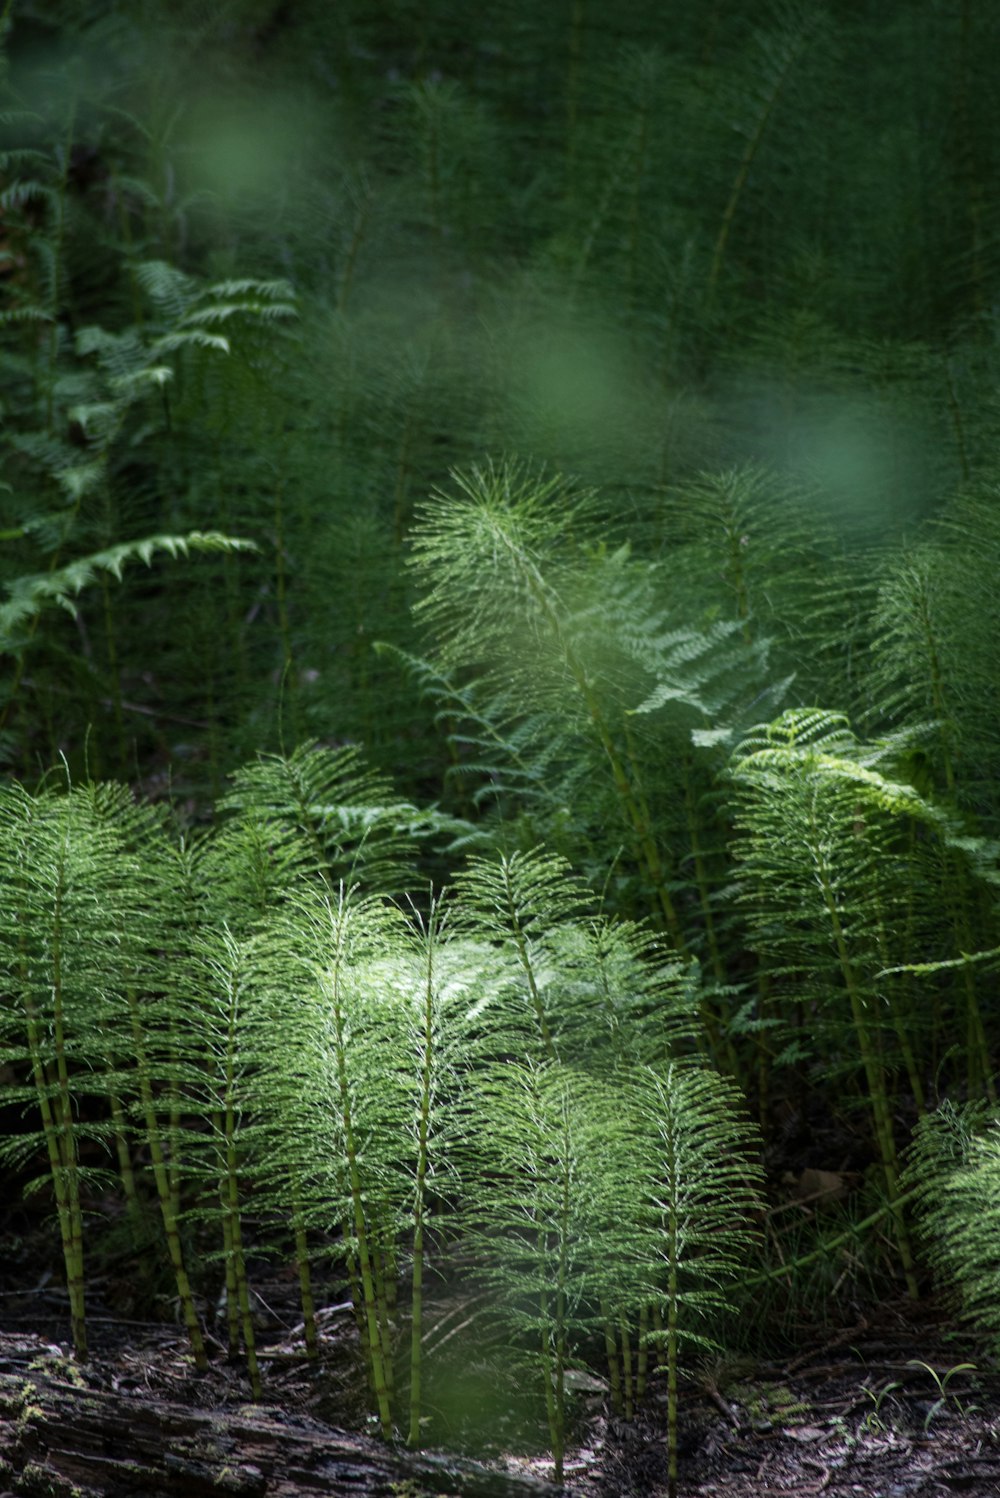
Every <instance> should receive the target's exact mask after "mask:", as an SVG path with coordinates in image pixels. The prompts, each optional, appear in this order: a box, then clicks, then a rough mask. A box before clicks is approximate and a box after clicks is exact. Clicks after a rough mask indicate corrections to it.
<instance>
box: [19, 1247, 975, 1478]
mask: <svg viewBox="0 0 1000 1498" xmlns="http://www.w3.org/2000/svg"><path fill="white" fill-rule="evenodd" d="M9 1265H10V1260H8V1266H9ZM8 1283H9V1279H8ZM269 1292H270V1293H269V1295H268V1296H266V1297H265V1299H266V1300H267V1303H268V1305H269V1307H270V1308H271V1310H272V1311H275V1312H276V1321H277V1322H278V1323H279V1324H278V1325H276V1326H273V1327H272V1328H271V1330H270V1332H269V1334H267V1335H265V1336H264V1337H263V1338H262V1345H263V1349H264V1357H263V1359H262V1361H263V1364H264V1369H265V1374H264V1376H265V1381H266V1392H265V1398H264V1400H263V1402H262V1403H261V1404H258V1405H254V1404H252V1403H251V1402H250V1399H249V1388H248V1385H247V1381H246V1376H245V1371H244V1370H243V1369H242V1368H241V1367H240V1366H238V1365H236V1364H232V1363H230V1362H228V1361H227V1360H226V1359H225V1357H224V1356H223V1353H222V1350H221V1348H220V1349H218V1352H217V1356H216V1358H215V1360H214V1361H213V1364H212V1367H211V1368H210V1370H209V1371H208V1372H207V1373H206V1374H201V1375H198V1374H196V1373H195V1372H194V1370H193V1367H192V1364H191V1360H190V1359H189V1357H188V1355H187V1348H186V1343H185V1341H184V1339H183V1337H182V1336H181V1334H180V1332H179V1330H178V1329H177V1328H176V1327H173V1326H170V1325H158V1324H155V1323H152V1322H141V1321H138V1320H130V1319H127V1318H124V1317H120V1316H116V1315H115V1314H113V1313H112V1312H111V1311H110V1310H109V1309H108V1307H107V1306H106V1305H101V1304H100V1295H99V1294H96V1295H95V1297H94V1305H93V1312H92V1318H91V1323H90V1327H91V1337H92V1352H91V1357H90V1360H89V1361H88V1363H87V1364H86V1365H84V1366H81V1365H79V1364H78V1363H77V1362H76V1361H75V1360H74V1359H73V1358H72V1357H71V1356H70V1355H69V1350H68V1343H67V1340H66V1339H67V1336H68V1331H67V1325H66V1316H65V1307H64V1304H63V1301H62V1297H61V1295H60V1292H59V1291H58V1290H57V1289H56V1288H51V1287H50V1286H49V1285H45V1286H43V1287H41V1288H38V1287H36V1288H34V1289H33V1290H31V1291H28V1290H22V1291H18V1290H16V1289H15V1290H14V1291H11V1290H6V1291H5V1293H4V1297H3V1300H2V1301H0V1321H2V1323H3V1328H2V1332H0V1498H7V1495H10V1494H17V1495H19V1498H22V1495H28V1494H31V1495H39V1494H47V1495H65V1498H69V1495H70V1494H72V1495H74V1498H92V1495H96V1494H101V1495H105V1498H154V1495H155V1498H164V1495H177V1498H197V1495H201V1494H209V1493H221V1492H225V1493H229V1494H244V1495H247V1498H292V1495H303V1498H313V1495H319V1494H355V1495H360V1494H385V1495H395V1498H423V1495H425V1494H431V1493H438V1494H442V1493H443V1494H461V1495H463V1498H465V1495H481V1498H519V1495H524V1498H529V1495H535V1498H538V1495H542V1494H552V1493H554V1492H555V1491H556V1490H555V1489H554V1488H552V1487H551V1486H550V1483H551V1478H552V1467H551V1462H550V1461H549V1460H548V1458H547V1456H546V1454H545V1452H544V1450H543V1449H542V1446H541V1441H540V1434H541V1433H540V1432H535V1433H534V1435H533V1434H532V1433H531V1432H528V1431H526V1428H525V1427H524V1426H522V1427H521V1428H520V1429H519V1430H516V1429H514V1428H513V1427H512V1426H511V1424H510V1420H509V1416H508V1415H506V1414H504V1413H503V1410H504V1405H503V1402H502V1400H501V1399H500V1398H499V1397H498V1399H497V1403H496V1412H495V1414H494V1415H493V1417H492V1418H489V1417H487V1418H486V1419H485V1421H484V1420H483V1418H482V1416H481V1417H480V1424H479V1431H480V1448H481V1449H480V1450H479V1451H477V1452H476V1454H475V1456H474V1457H473V1456H472V1455H471V1454H470V1453H469V1451H468V1449H466V1451H464V1452H462V1453H461V1454H446V1453H443V1452H442V1451H441V1450H440V1449H439V1450H438V1452H437V1453H436V1454H435V1453H434V1452H430V1453H427V1454H425V1455H423V1456H415V1455H413V1454H411V1453H408V1452H406V1451H405V1450H404V1449H403V1448H399V1449H398V1450H397V1449H394V1448H390V1447H386V1446H385V1444H384V1443H382V1442H380V1441H378V1440H376V1439H374V1438H373V1437H372V1436H371V1434H370V1433H366V1419H365V1411H364V1407H363V1404H362V1403H360V1402H359V1401H360V1391H361V1387H362V1382H363V1381H362V1380H361V1378H360V1376H359V1368H358V1357H357V1345H356V1338H355V1335H354V1332H353V1326H352V1322H351V1318H350V1316H349V1314H347V1313H345V1312H344V1310H343V1309H339V1310H338V1309H334V1310H331V1312H330V1314H328V1315H327V1316H326V1317H325V1318H324V1336H323V1345H322V1357H321V1360H320V1363H319V1366H318V1367H317V1366H315V1365H309V1364H307V1362H306V1361H305V1359H304V1358H303V1357H302V1355H301V1344H300V1342H299V1340H298V1338H297V1336H296V1334H295V1329H294V1326H293V1325H292V1322H291V1321H289V1322H288V1324H287V1325H285V1326H282V1325H281V1324H280V1323H281V1322H282V1320H283V1314H282V1310H281V1306H280V1303H279V1304H278V1305H277V1306H276V1307H275V1305H274V1301H279V1302H280V1298H281V1290H280V1287H279V1286H275V1287H269ZM801 1346H802V1347H803V1348H807V1349H808V1350H807V1351H803V1352H802V1353H801V1354H800V1355H798V1356H795V1357H786V1358H784V1359H775V1360H774V1361H773V1362H772V1361H767V1360H762V1359H760V1358H758V1359H756V1360H750V1359H745V1360H742V1361H740V1362H736V1361H734V1362H732V1363H725V1362H723V1361H719V1362H718V1363H716V1364H714V1365H712V1364H709V1363H705V1364H704V1365H703V1366H702V1367H701V1369H700V1370H699V1372H698V1374H697V1376H696V1377H691V1378H689V1379H688V1381H687V1382H686V1383H685V1384H684V1386H683V1389H682V1403H681V1437H680V1446H681V1454H680V1482H679V1489H678V1492H679V1495H680V1498H693V1495H695V1494H699V1495H702V1494H704V1495H714V1498H769V1495H777V1494H796V1495H799V1498H805V1495H813V1494H820V1493H822V1494H825V1495H828V1498H848V1495H850V1498H858V1495H863V1498H939V1495H943V1494H966V1495H970V1498H987V1495H1000V1375H998V1372H997V1370H996V1368H995V1366H993V1367H991V1366H990V1365H989V1363H988V1361H987V1360H986V1359H984V1358H980V1359H978V1360H977V1359H976V1358H975V1357H974V1355H973V1353H972V1351H971V1349H970V1348H969V1346H968V1345H967V1344H966V1343H965V1342H964V1341H963V1340H962V1339H958V1340H956V1339H955V1337H954V1335H953V1333H952V1332H951V1330H950V1327H949V1326H948V1324H947V1323H946V1322H945V1320H944V1319H943V1317H942V1315H941V1313H940V1312H938V1311H936V1310H935V1308H934V1306H933V1305H921V1306H916V1307H914V1306H912V1305H910V1304H908V1303H906V1302H894V1303H892V1304H885V1305H883V1306H881V1307H879V1309H878V1310H877V1312H874V1313H870V1314H868V1315H867V1316H865V1317H862V1318H860V1319H856V1320H854V1321H853V1324H851V1325H849V1326H845V1327H844V1328H843V1329H842V1330H840V1331H838V1332H837V1333H835V1334H831V1333H830V1332H829V1330H827V1331H826V1332H820V1331H818V1330H814V1331H812V1332H810V1333H809V1334H808V1335H806V1334H805V1333H804V1334H803V1338H802V1342H801ZM966 1362H977V1367H976V1368H975V1369H974V1370H972V1369H964V1370H963V1369H961V1368H960V1366H959V1365H960V1364H962V1363H966ZM487 1399H488V1391H487ZM369 1431H370V1424H369ZM456 1444H457V1445H458V1446H459V1447H461V1446H462V1445H463V1444H464V1445H465V1446H466V1448H468V1444H469V1443H468V1441H467V1440H466V1441H464V1442H463V1440H462V1439H461V1437H459V1440H458V1441H457V1443H456ZM483 1448H485V1449H483ZM564 1491H565V1493H566V1495H567V1498H615V1495H619V1494H620V1495H631V1494H636V1495H651V1498H655V1495H659V1494H666V1491H667V1452H666V1442H665V1391H664V1390H663V1388H662V1386H661V1385H660V1384H659V1383H658V1381H657V1379H656V1378H654V1379H653V1380H652V1381H651V1384H650V1388H649V1390H648V1392H647V1395H646V1397H645V1399H644V1401H643V1402H642V1404H641V1406H640V1408H639V1410H638V1411H637V1413H636V1415H635V1418H633V1419H632V1420H630V1421H626V1420H624V1419H621V1418H620V1417H617V1416H614V1415H611V1414H609V1411H608V1407H607V1401H606V1398H605V1396H604V1393H603V1391H602V1390H601V1389H600V1386H599V1384H595V1386H594V1387H592V1388H590V1389H589V1390H581V1391H580V1392H578V1394H577V1396H576V1407H575V1412H574V1429H573V1438H572V1443H571V1449H570V1450H569V1452H568V1455H567V1461H566V1485H565V1489H564Z"/></svg>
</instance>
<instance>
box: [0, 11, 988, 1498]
mask: <svg viewBox="0 0 1000 1498" xmlns="http://www.w3.org/2000/svg"><path fill="white" fill-rule="evenodd" d="M668 9H669V14H667V13H665V11H664V7H662V6H658V5H652V4H646V3H638V4H634V5H632V6H630V7H628V8H627V14H623V15H621V16H620V17H611V16H610V15H609V14H607V13H606V12H605V11H602V10H600V9H599V8H598V7H597V6H596V5H595V4H593V0H560V3H556V4H553V5H550V6H546V7H538V6H536V5H532V4H528V3H522V0H513V3H508V4H504V5H501V6H498V7H495V8H494V11H495V14H494V13H491V14H490V15H489V16H486V15H482V16H480V15H477V16H476V17H475V18H474V19H470V17H469V15H468V13H467V12H466V10H465V9H463V8H462V7H459V6H457V5H452V4H448V3H445V0H442V3H438V4H429V3H427V4H422V5H415V4H409V3H404V0H393V3H391V4H373V3H371V0H345V3H342V4H338V5H337V6H329V5H326V4H321V3H318V0H317V3H307V4H303V5H301V6H296V7H294V8H291V7H287V6H284V5H282V4H280V3H276V0H235V3H232V4H228V5H223V4H218V5H216V4H209V5H204V4H198V3H194V0H175V3H173V4H172V5H170V6H169V7H168V6H165V5H162V4H160V3H159V0H146V3H143V4H138V5H126V4H122V5H103V4H102V5H96V4H95V5H89V4H81V3H80V0H72V3H71V0H66V3H65V4H59V3H54V4H53V3H47V4H45V5H42V4H35V3H31V0H25V3H23V4H13V5H12V4H8V5H7V8H6V10H5V12H4V15H3V18H2V21H0V25H2V28H3V53H2V56H0V91H2V98H3V104H2V112H0V145H2V150H0V279H2V283H3V293H4V295H3V303H2V310H0V369H2V406H0V411H2V433H0V437H2V442H3V452H4V462H3V469H2V480H0V582H2V584H3V587H4V589H5V592H4V595H3V599H2V601H0V654H2V658H3V662H4V674H3V678H2V680H0V766H2V773H3V780H2V783H0V887H2V901H0V974H2V977H0V982H2V985H3V1003H2V1007H0V1046H2V1052H0V1055H2V1060H3V1067H4V1070H3V1077H4V1087H3V1093H2V1095H0V1101H2V1103H3V1105H4V1118H5V1123H6V1132H5V1137H4V1138H3V1139H2V1141H0V1162H2V1166H3V1170H4V1172H5V1179H6V1182H7V1185H8V1187H9V1190H10V1191H11V1192H12V1193H16V1195H17V1196H18V1197H20V1195H21V1193H22V1192H24V1193H26V1194H27V1199H28V1200H30V1198H31V1194H32V1193H36V1194H41V1196H42V1198H43V1199H44V1201H45V1203H46V1204H47V1206H48V1207H50V1209H51V1216H52V1221H53V1234H54V1235H55V1236H54V1241H58V1243H59V1245H60V1248H61V1254H62V1262H63V1265H64V1272H65V1278H66V1288H67V1293H68V1298H69V1309H70V1318H71V1325H72V1336H73V1341H74V1344H75V1348H76V1351H77V1353H78V1355H79V1356H81V1357H85V1356H86V1349H87V1312H86V1301H87V1286H88V1277H89V1275H90V1274H91V1273H92V1272H93V1268H94V1266H95V1265H97V1264H99V1263H100V1262H101V1259H102V1255H106V1254H109V1253H120V1252H121V1251H122V1245H123V1244H124V1245H127V1247H126V1249H125V1251H126V1252H127V1253H128V1254H129V1255H130V1257H131V1261H132V1262H133V1263H134V1264H135V1265H136V1266H137V1267H138V1268H139V1269H140V1270H141V1275H140V1278H141V1279H142V1282H143V1283H144V1284H145V1285H146V1286H147V1287H148V1295H149V1302H150V1304H153V1303H156V1302H160V1303H162V1302H163V1301H164V1300H166V1299H169V1300H170V1301H172V1302H173V1303H174V1304H175V1305H176V1307H177V1308H178V1314H179V1316H180V1318H181V1319H182V1321H183V1323H184V1325H185V1327H186V1329H187V1332H188V1335H189V1338H190V1344H191V1356H192V1357H193V1359H194V1360H195V1362H196V1363H198V1364H201V1363H203V1362H204V1361H205V1359H206V1358H207V1356H208V1353H207V1351H206V1346H205V1341H204V1336H203V1332H204V1321H205V1313H206V1306H207V1305H208V1304H209V1302H213V1303H214V1302H215V1301H216V1300H217V1299H218V1298H219V1296H220V1292H222V1296H223V1301H222V1303H223V1304H224V1311H225V1323H226V1336H227V1338H228V1344H229V1347H230V1350H231V1351H232V1352H233V1354H234V1355H238V1356H240V1357H243V1358H245V1359H246V1365H247V1371H248V1377H249V1379H250V1383H251V1385H252V1388H253V1391H254V1393H255V1395H259V1394H260V1393H261V1391H262V1388H263V1383H262V1378H263V1375H262V1373H261V1370H260V1367H259V1366H258V1360H257V1357H256V1349H255V1333H254V1317H253V1314H252V1299H253V1266H254V1265H255V1264H256V1265H261V1264H266V1263H271V1264H282V1265H285V1266H292V1267H293V1268H294V1272H295V1274H296V1276H297V1283H298V1287H299V1294H300V1298H301V1312H302V1336H303V1345H304V1352H305V1354H306V1355H308V1356H310V1357H318V1355H319V1352H320V1346H321V1341H322V1329H321V1324H320V1322H321V1318H320V1319H319V1320H318V1319H317V1312H318V1311H319V1310H320V1309H321V1308H320V1307H318V1306H317V1304H316V1299H315V1295H314V1290H315V1286H316V1283H317V1277H319V1280H320V1282H322V1283H323V1284H326V1283H328V1282H329V1280H330V1279H331V1277H333V1278H334V1279H339V1280H340V1281H341V1282H342V1283H343V1285H344V1286H345V1290H346V1293H347V1294H348V1295H349V1298H350V1300H351V1302H352V1304H353V1307H354V1312H355V1316H356V1320H357V1327H358V1335H359V1342H360V1346H361V1348H362V1349H363V1356H364V1362H365V1367H366V1369H367V1376H368V1381H369V1395H370V1406H371V1410H372V1415H373V1419H374V1420H375V1421H376V1422H377V1425H378V1427H379V1428H380V1429H381V1431H382V1432H383V1434H384V1435H385V1436H386V1437H391V1436H393V1434H394V1433H398V1434H401V1435H402V1436H403V1437H405V1438H406V1439H408V1440H409V1442H410V1443H411V1444H412V1445H417V1444H420V1443H421V1442H422V1441H423V1440H424V1439H426V1438H427V1437H428V1435H430V1436H431V1437H433V1435H434V1433H435V1430H436V1427H435V1424H434V1420H435V1410H436V1409H437V1408H438V1407H439V1405H440V1402H441V1401H442V1400H443V1399H444V1398H445V1394H444V1393H443V1392H442V1391H443V1380H445V1378H446V1377H447V1376H450V1375H446V1374H445V1373H444V1372H442V1371H440V1370H441V1369H442V1368H444V1367H445V1366H446V1365H447V1364H448V1358H451V1357H453V1356H454V1348H453V1344H452V1345H451V1346H450V1347H449V1354H448V1358H445V1357H442V1358H441V1359H440V1362H439V1366H438V1367H436V1366H435V1349H436V1348H438V1347H441V1348H443V1347H444V1346H445V1344H451V1342H452V1337H453V1336H455V1337H458V1336H460V1334H462V1335H464V1337H465V1339H466V1340H465V1342H464V1343H461V1342H460V1345H466V1346H468V1345H471V1344H470V1342H469V1339H470V1338H472V1339H474V1338H479V1337H482V1338H485V1339H486V1342H488V1343H489V1344H490V1345H493V1346H496V1347H502V1349H503V1353H502V1358H503V1361H504V1366H505V1369H506V1371H507V1373H508V1374H510V1375H511V1380H512V1382H516V1381H520V1382H521V1384H522V1385H523V1386H524V1387H530V1388H531V1389H532V1390H533V1391H534V1392H535V1393H536V1394H537V1401H538V1407H539V1410H540V1411H541V1418H542V1419H544V1421H545V1422H546V1424H547V1430H548V1439H549V1441H550V1443H551V1448H552V1452H553V1457H554V1461H555V1467H556V1473H557V1476H561V1471H562V1458H563V1453H564V1449H565V1446H566V1441H567V1432H568V1430H569V1424H570V1406H571V1403H572V1390H573V1387H574V1385H573V1378H574V1376H577V1377H579V1376H580V1375H581V1374H582V1373H583V1372H584V1371H585V1370H588V1369H589V1370H590V1372H591V1374H599V1375H600V1376H601V1377H602V1378H604V1379H606V1380H607V1388H608V1391H609V1397H610V1399H611V1401H612V1403H613V1405H614V1406H615V1408H616V1409H618V1410H619V1411H620V1412H621V1413H622V1414H625V1415H627V1414H630V1413H631V1412H632V1411H633V1409H634V1408H635V1407H636V1405H637V1403H638V1401H639V1400H640V1399H641V1398H642V1395H643V1392H644V1390H645V1388H646V1384H647V1380H648V1379H649V1378H651V1377H652V1376H653V1375H654V1373H655V1375H656V1376H657V1377H660V1378H662V1379H663V1380H664V1382H665V1387H666V1390H667V1400H666V1405H667V1415H666V1420H667V1426H668V1434H669V1437H670V1440H671V1445H672V1448H673V1450H674V1452H676V1421H677V1388H678V1377H679V1375H680V1373H681V1372H682V1371H683V1370H685V1369H690V1368H692V1367H693V1366H695V1365H696V1364H697V1362H698V1359H699V1358H704V1356H705V1355H706V1353H708V1352H711V1351H712V1350H713V1349H716V1350H717V1349H718V1348H720V1347H730V1348H731V1347H734V1346H742V1347H743V1348H744V1349H746V1348H747V1347H752V1346H753V1345H755V1342H756V1344H757V1345H759V1344H760V1341H761V1339H763V1338H767V1339H769V1340H770V1342H771V1343H772V1345H773V1343H774V1341H775V1339H777V1340H778V1341H779V1342H780V1343H782V1344H783V1345H791V1344H792V1343H793V1342H794V1338H795V1336H796V1328H799V1327H801V1326H802V1325H815V1324H817V1323H818V1322H820V1321H822V1320H824V1319H833V1318H835V1317H836V1316H837V1315H838V1314H839V1311H838V1306H839V1305H840V1304H842V1303H843V1302H844V1301H845V1300H850V1302H851V1303H853V1304H857V1303H864V1301H865V1299H866V1297H872V1296H875V1295H886V1294H897V1293H898V1294H900V1295H904V1296H908V1297H911V1298H914V1299H916V1298H918V1297H920V1296H922V1295H925V1294H927V1293H929V1291H930V1290H931V1287H932V1286H937V1288H938V1290H939V1291H940V1292H941V1293H944V1294H946V1295H950V1296H951V1297H953V1300H954V1304H955V1305H956V1307H959V1308H961V1311H962V1313H963V1314H964V1315H965V1316H967V1317H968V1318H969V1320H970V1323H971V1325H972V1326H973V1327H974V1328H975V1332H976V1335H977V1336H979V1337H983V1338H985V1339H986V1341H987V1343H988V1344H991V1345H993V1347H994V1349H995V1347H996V1344H997V1341H998V1340H1000V1276H998V1270H997V1258H996V1249H995V1244H996V1241H997V1234H998V1231H1000V1147H998V1138H1000V1135H998V1128H1000V1110H998V1101H997V1090H996V1048H997V1043H998V1032H1000V1000H998V991H997V984H998V978H997V973H998V969H1000V920H998V882H1000V870H998V852H1000V690H998V687H1000V679H998V678H1000V672H998V666H997V641H998V639H1000V590H998V588H997V577H998V576H1000V465H998V462H997V457H996V452H997V442H998V438H1000V406H998V399H997V390H998V388H1000V352H998V324H997V297H998V292H1000V260H998V254H997V247H998V245H1000V205H998V204H997V202H996V201H995V200H994V197H993V196H992V184H993V183H994V182H995V180H996V172H997V168H998V165H1000V120H998V119H997V117H996V111H995V109H994V107H993V103H992V99H993V90H994V79H993V76H992V72H991V69H990V67H989V65H988V64H989V60H990V59H991V58H992V57H994V56H995V55H996V48H997V45H998V44H1000V14H996V15H994V14H992V12H991V10H990V8H989V7H983V6H980V7H976V6H973V5H972V3H971V0H963V3H962V4H960V5H957V6H947V5H944V4H943V3H940V0H917V3H914V4H911V5H908V6H905V7H904V6H900V7H886V6H884V5H878V4H875V3H874V0H836V3H834V0H830V3H828V4H825V5H824V4H819V3H816V4H813V3H809V0H802V3H800V0H790V3H774V4H766V5H760V4H757V3H733V4H726V5H722V4H716V5H705V4H696V3H694V0H680V3H677V4H674V5H672V6H670V7H669V8H668ZM192 59H196V66H195V65H194V64H193V62H192ZM834 1152H836V1153H834ZM810 1173H811V1174H810ZM808 1179H812V1180H814V1181H819V1182H820V1185H819V1187H818V1188H817V1189H816V1191H815V1192H814V1195H815V1196H818V1197H821V1198H822V1199H823V1200H822V1204H821V1207H822V1209H821V1210H815V1211H813V1210H807V1209H806V1208H805V1206H804V1205H802V1202H801V1201H799V1200H796V1198H795V1197H794V1195H792V1194H790V1193H789V1190H788V1187H789V1185H790V1184H791V1185H792V1187H793V1189H797V1190H799V1193H800V1196H802V1193H803V1190H804V1189H805V1188H802V1187H801V1182H806V1181H807V1180H808ZM796 1183H799V1184H798V1185H796ZM806 1196H808V1191H806ZM451 1302H453V1303H454V1306H455V1307H456V1309H455V1311H454V1317H455V1320H454V1324H453V1326H452V1327H451V1328H450V1329H449V1323H448V1317H449V1316H451V1315H452V1314H453V1313H452V1311H451V1309H450V1308H449V1307H450V1303H451ZM470 1308H471V1309H470ZM971 1334H972V1333H971V1332H970V1335H971ZM515 1374H516V1379H515V1377H514V1375H515ZM435 1381H436V1382H435ZM673 1474H674V1479H676V1455H674V1468H673Z"/></svg>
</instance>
